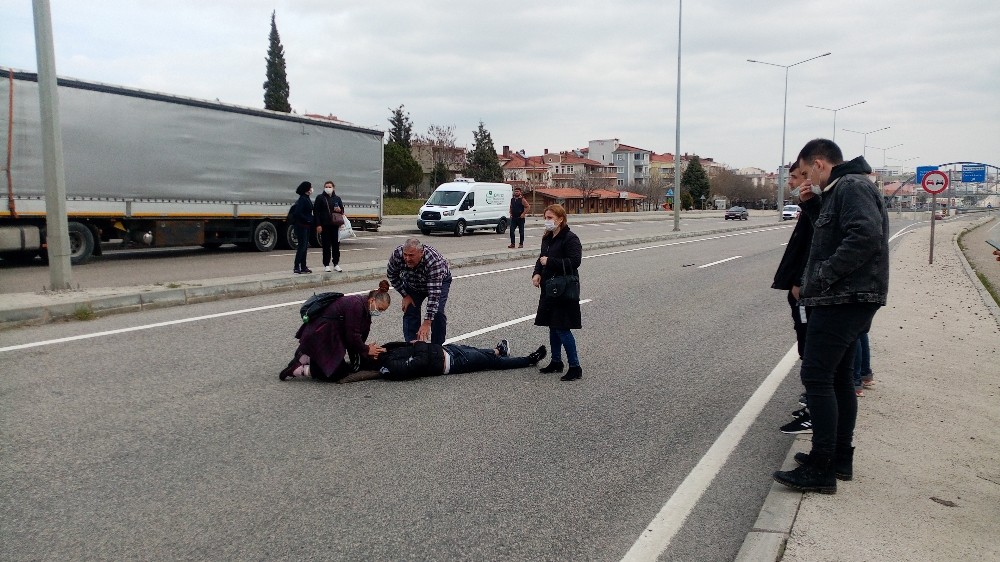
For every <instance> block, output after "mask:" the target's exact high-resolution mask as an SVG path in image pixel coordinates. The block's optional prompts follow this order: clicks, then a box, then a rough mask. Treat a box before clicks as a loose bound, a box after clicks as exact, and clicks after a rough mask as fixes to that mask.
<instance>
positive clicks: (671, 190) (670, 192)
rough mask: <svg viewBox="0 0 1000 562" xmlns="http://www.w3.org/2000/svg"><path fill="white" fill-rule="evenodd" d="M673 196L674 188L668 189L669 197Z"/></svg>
mask: <svg viewBox="0 0 1000 562" xmlns="http://www.w3.org/2000/svg"><path fill="white" fill-rule="evenodd" d="M673 196H674V190H673V189H668V190H667V197H673Z"/></svg>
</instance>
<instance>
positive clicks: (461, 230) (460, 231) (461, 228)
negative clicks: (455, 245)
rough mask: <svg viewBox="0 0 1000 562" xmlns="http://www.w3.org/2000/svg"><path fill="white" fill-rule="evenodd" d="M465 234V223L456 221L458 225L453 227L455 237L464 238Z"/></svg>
mask: <svg viewBox="0 0 1000 562" xmlns="http://www.w3.org/2000/svg"><path fill="white" fill-rule="evenodd" d="M466 232H467V229H466V227H465V221H463V220H460V221H458V224H456V225H455V236H459V237H462V236H465V233H466Z"/></svg>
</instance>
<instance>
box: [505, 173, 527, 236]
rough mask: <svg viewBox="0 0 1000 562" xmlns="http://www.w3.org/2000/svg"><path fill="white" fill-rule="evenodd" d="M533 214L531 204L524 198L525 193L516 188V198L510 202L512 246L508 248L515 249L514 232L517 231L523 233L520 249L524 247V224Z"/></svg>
mask: <svg viewBox="0 0 1000 562" xmlns="http://www.w3.org/2000/svg"><path fill="white" fill-rule="evenodd" d="M530 212H531V203H529V202H528V200H527V199H525V198H524V195H523V192H522V191H521V188H520V187H515V188H514V197H513V198H512V199H511V200H510V209H509V214H510V246H507V247H508V248H513V247H514V230H515V229H517V230H518V231H519V232H520V233H521V243H520V244H518V246H517V247H518V248H523V247H524V223H525V221H526V220H527V216H528V213H530Z"/></svg>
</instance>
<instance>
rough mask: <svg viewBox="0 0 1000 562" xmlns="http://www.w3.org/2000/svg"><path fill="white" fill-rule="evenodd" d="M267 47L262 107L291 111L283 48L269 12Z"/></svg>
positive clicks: (272, 15) (276, 27) (272, 14)
mask: <svg viewBox="0 0 1000 562" xmlns="http://www.w3.org/2000/svg"><path fill="white" fill-rule="evenodd" d="M268 42H269V44H268V47H267V80H265V81H264V109H270V110H273V111H284V112H285V113H291V112H292V106H291V105H289V104H288V92H289V86H288V76H287V75H286V74H285V48H284V47H282V46H281V38H280V37H278V26H277V25H276V24H275V23H274V12H271V35H270V36H269V37H268Z"/></svg>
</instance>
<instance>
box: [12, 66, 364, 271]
mask: <svg viewBox="0 0 1000 562" xmlns="http://www.w3.org/2000/svg"><path fill="white" fill-rule="evenodd" d="M57 84H58V86H57V92H58V99H59V118H60V122H61V132H62V145H63V160H64V171H65V178H66V180H65V182H66V187H65V189H66V210H67V217H68V221H69V224H68V231H69V243H70V246H69V247H70V252H71V255H70V261H71V263H73V264H82V263H86V262H87V260H89V259H90V258H91V256H94V255H101V253H102V249H104V248H109V249H110V248H112V247H136V246H138V247H167V246H197V245H200V246H203V247H205V248H217V247H219V246H221V245H223V244H236V245H238V246H240V247H243V248H245V249H248V250H256V251H261V252H267V251H271V250H273V249H275V248H277V247H281V248H293V249H294V248H295V247H296V246H297V245H298V244H299V243H301V241H299V240H297V239H296V236H295V233H294V229H293V228H292V225H290V224H288V221H287V217H288V211H289V208H290V206H291V205H292V203H294V202H295V199H296V197H297V196H296V195H295V188H296V186H298V185H299V183H300V182H302V181H310V182H312V183H313V186H314V188H315V190H316V192H317V193H319V190H320V189H322V185H323V182H324V181H326V180H328V179H329V180H333V181H334V182H335V183H336V186H337V195H339V196H340V198H341V199H342V200H343V201H344V208H345V214H346V215H347V217H348V219H349V220H350V222H351V224H352V225H353V226H354V228H356V229H357V228H361V229H362V230H369V229H370V230H377V229H378V227H379V225H380V224H381V222H382V207H383V205H382V203H383V201H382V154H383V149H382V139H383V136H384V133H383V132H382V131H377V130H374V129H368V128H364V127H358V126H354V125H352V124H349V123H346V122H343V121H339V120H333V119H324V118H316V117H306V116H300V115H296V114H289V113H282V112H277V111H269V110H264V109H255V108H250V107H243V106H238V105H230V104H226V103H222V102H219V101H207V100H199V99H193V98H187V97H182V96H176V95H170V94H164V93H159V92H153V91H147V90H140V89H134V88H126V87H121V86H113V85H108V84H102V83H97V82H86V81H82V80H77V79H70V78H58V79H57ZM0 100H2V102H6V103H3V106H4V109H5V110H3V109H0V147H2V148H4V149H5V150H6V155H5V158H4V159H2V160H0V163H2V164H3V165H4V174H3V178H4V179H3V180H0V181H2V182H4V183H5V185H4V186H3V189H2V193H0V258H2V259H4V260H10V261H30V260H35V259H36V258H37V257H38V256H41V257H42V258H43V259H45V258H46V248H47V246H46V209H45V192H46V186H45V180H44V172H43V161H42V137H41V135H42V127H41V116H40V115H41V114H40V102H39V96H38V75H37V74H36V73H30V72H24V71H17V70H14V69H10V68H3V67H0ZM307 243H308V241H307ZM116 245H117V246H116Z"/></svg>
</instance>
